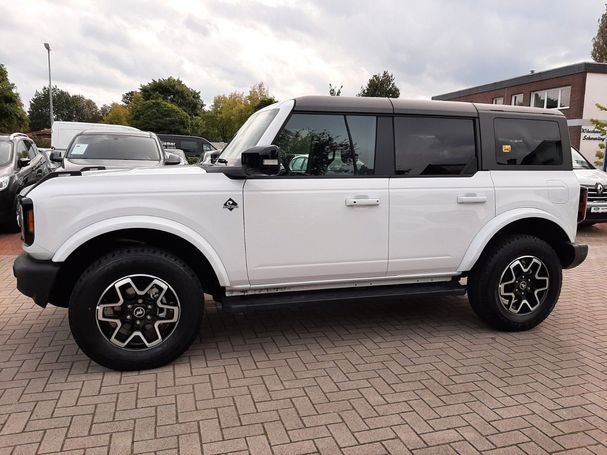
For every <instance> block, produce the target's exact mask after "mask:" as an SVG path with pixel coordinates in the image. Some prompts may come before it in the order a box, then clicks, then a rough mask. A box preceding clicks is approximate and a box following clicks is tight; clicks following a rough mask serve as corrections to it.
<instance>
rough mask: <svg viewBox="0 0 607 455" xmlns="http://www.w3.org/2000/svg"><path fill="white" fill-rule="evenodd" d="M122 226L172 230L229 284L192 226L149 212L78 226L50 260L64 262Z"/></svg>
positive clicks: (211, 250) (220, 265) (217, 259)
mask: <svg viewBox="0 0 607 455" xmlns="http://www.w3.org/2000/svg"><path fill="white" fill-rule="evenodd" d="M124 229H150V230H156V231H163V232H167V233H170V234H174V235H176V236H178V237H181V238H182V239H184V240H186V241H188V242H189V243H191V244H192V245H193V246H194V247H195V248H197V249H198V250H199V251H200V252H201V253H202V254H203V255H204V256H205V257H206V258H207V260H208V261H209V263H210V264H211V267H213V270H214V271H215V275H217V280H218V281H219V284H220V285H221V286H229V278H228V274H227V272H226V269H225V267H224V265H223V263H222V261H221V259H220V257H219V255H218V254H217V252H216V251H215V249H214V248H213V247H212V246H211V245H210V244H209V242H207V241H206V240H205V239H204V238H203V237H201V236H200V235H199V234H198V233H197V232H196V231H194V230H193V229H191V228H189V227H187V226H184V225H183V224H180V223H177V222H175V221H173V220H169V219H166V218H159V217H152V216H124V217H117V218H110V219H105V220H103V221H99V222H97V223H94V224H91V225H89V226H86V227H85V228H83V229H80V230H79V231H78V232H76V233H75V234H74V235H72V236H70V237H69V238H68V239H67V240H66V241H65V242H64V243H63V244H62V245H61V246H60V247H59V248H58V249H57V251H56V252H55V254H54V256H53V259H52V260H53V262H65V260H66V259H67V258H68V257H69V256H70V254H72V253H73V252H74V251H75V250H76V249H77V248H78V247H79V246H81V245H83V244H84V243H86V242H88V241H89V240H92V239H94V238H95V237H98V236H100V235H103V234H108V233H110V232H113V231H120V230H124Z"/></svg>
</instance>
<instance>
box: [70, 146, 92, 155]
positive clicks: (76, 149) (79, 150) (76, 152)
mask: <svg viewBox="0 0 607 455" xmlns="http://www.w3.org/2000/svg"><path fill="white" fill-rule="evenodd" d="M88 146H89V145H88V144H76V145H74V148H73V149H72V155H84V152H85V150H86V148H87V147H88Z"/></svg>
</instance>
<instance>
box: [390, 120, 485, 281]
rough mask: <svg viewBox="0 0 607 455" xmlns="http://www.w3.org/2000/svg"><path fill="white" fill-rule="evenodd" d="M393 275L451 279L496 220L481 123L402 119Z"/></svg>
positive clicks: (393, 209)
mask: <svg viewBox="0 0 607 455" xmlns="http://www.w3.org/2000/svg"><path fill="white" fill-rule="evenodd" d="M394 139H395V158H396V159H395V164H396V175H395V177H394V178H392V179H391V181H390V255H389V261H388V275H391V276H398V275H450V274H454V273H455V272H456V271H457V268H458V265H459V264H460V262H461V260H462V259H463V257H464V254H465V253H466V250H467V248H468V246H469V245H470V242H471V241H472V239H473V238H474V236H475V235H476V234H477V233H478V232H479V231H480V229H481V228H482V227H483V226H484V225H485V224H486V223H487V222H488V221H489V220H490V219H492V218H493V217H494V216H495V196H494V187H493V181H492V179H491V175H490V173H489V172H488V171H478V158H477V157H478V154H477V149H478V142H479V141H478V122H477V120H476V119H475V118H462V117H432V116H396V117H395V118H394Z"/></svg>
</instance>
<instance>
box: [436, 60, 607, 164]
mask: <svg viewBox="0 0 607 455" xmlns="http://www.w3.org/2000/svg"><path fill="white" fill-rule="evenodd" d="M432 99H434V100H448V101H469V102H476V103H493V104H511V105H516V106H534V107H543V108H548V109H560V110H561V111H562V112H563V114H565V116H566V117H567V123H568V125H569V134H570V136H571V144H572V145H573V146H574V147H576V148H577V149H578V150H580V152H581V153H582V154H583V155H584V156H585V157H586V158H588V160H590V161H591V162H594V161H595V159H596V157H595V153H596V151H597V150H599V147H598V144H599V142H600V141H605V137H602V136H601V135H600V133H599V131H597V130H596V129H595V128H594V126H593V125H592V123H591V121H590V119H598V120H605V121H607V112H605V111H601V110H599V109H597V107H596V103H599V104H602V105H603V106H607V64H606V63H586V62H584V63H577V64H575V65H568V66H563V67H560V68H554V69H551V70H547V71H540V72H531V73H529V74H526V75H524V76H519V77H515V78H512V79H507V80H504V81H499V82H493V83H490V84H485V85H479V86H477V87H471V88H466V89H463V90H458V91H456V92H451V93H445V94H444V95H437V96H434V97H432Z"/></svg>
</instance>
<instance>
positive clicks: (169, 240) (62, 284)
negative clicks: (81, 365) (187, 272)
mask: <svg viewBox="0 0 607 455" xmlns="http://www.w3.org/2000/svg"><path fill="white" fill-rule="evenodd" d="M132 245H148V246H155V247H158V248H162V249H164V250H166V251H169V252H171V253H173V254H175V255H176V256H178V257H179V258H180V259H182V260H183V261H185V262H186V263H187V264H188V265H189V266H190V267H191V268H192V270H193V271H194V273H196V275H197V276H198V278H199V279H200V282H201V284H202V285H203V289H204V291H205V292H206V293H209V294H212V295H214V296H216V297H222V296H223V292H224V291H223V290H224V286H226V285H227V284H228V278H227V274H226V272H225V268H224V267H223V264H221V263H219V264H218V263H217V262H215V263H213V262H212V259H211V260H210V259H209V257H211V258H213V255H209V254H208V252H207V251H204V252H203V250H202V249H201V248H200V247H199V245H196V244H194V243H193V242H192V241H191V240H190V239H186V238H184V236H181V235H178V234H176V233H174V232H171V231H169V230H166V229H158V228H150V227H145V228H122V229H115V230H112V231H109V232H107V231H106V232H104V233H101V234H98V235H91V236H88V238H86V240H84V241H82V242H78V243H77V244H76V243H75V242H70V245H69V246H68V245H64V246H63V247H62V248H61V249H60V250H58V252H57V254H55V257H54V258H53V261H54V262H61V263H62V266H61V269H60V271H59V273H58V275H57V278H56V280H55V283H54V284H53V288H52V290H51V293H50V296H49V301H50V303H51V304H53V305H56V306H66V305H67V302H68V301H69V297H70V295H71V291H72V289H73V287H74V285H75V283H76V281H77V279H78V277H79V276H80V274H81V273H82V271H84V270H85V269H86V268H87V267H88V266H89V265H90V264H91V263H93V262H94V261H95V260H96V259H97V258H99V257H100V256H101V255H103V254H105V253H107V252H109V251H111V250H114V249H117V248H121V247H125V246H132ZM209 248H210V247H209ZM59 253H61V254H59ZM213 253H214V251H213ZM215 256H216V254H215ZM216 261H217V259H216Z"/></svg>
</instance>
